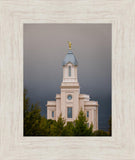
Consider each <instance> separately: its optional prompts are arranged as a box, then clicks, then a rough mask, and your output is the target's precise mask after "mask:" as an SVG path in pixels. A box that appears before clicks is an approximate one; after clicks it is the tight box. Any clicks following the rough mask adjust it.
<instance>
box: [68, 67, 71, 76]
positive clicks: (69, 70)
mask: <svg viewBox="0 0 135 160" xmlns="http://www.w3.org/2000/svg"><path fill="white" fill-rule="evenodd" d="M68 76H69V77H71V66H69V67H68Z"/></svg>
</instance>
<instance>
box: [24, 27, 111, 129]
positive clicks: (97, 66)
mask: <svg viewBox="0 0 135 160" xmlns="http://www.w3.org/2000/svg"><path fill="white" fill-rule="evenodd" d="M67 41H71V42H72V51H73V53H74V55H75V56H76V58H77V60H78V63H79V66H78V79H79V83H80V87H81V93H84V94H90V96H91V98H92V100H97V101H99V104H100V106H99V127H100V128H107V127H108V119H109V117H110V114H111V24H25V25H24V86H25V88H27V89H28V96H29V97H30V98H31V102H32V103H35V102H39V104H40V105H41V106H42V107H43V106H44V105H45V104H46V102H47V100H55V95H56V93H60V88H59V87H60V84H61V82H62V61H63V59H64V57H65V55H66V53H67V52H68V45H67Z"/></svg>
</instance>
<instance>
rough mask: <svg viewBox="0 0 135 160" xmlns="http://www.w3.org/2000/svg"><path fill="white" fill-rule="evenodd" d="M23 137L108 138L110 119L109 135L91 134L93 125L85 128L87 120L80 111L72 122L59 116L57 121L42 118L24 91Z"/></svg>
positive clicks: (37, 106)
mask: <svg viewBox="0 0 135 160" xmlns="http://www.w3.org/2000/svg"><path fill="white" fill-rule="evenodd" d="M23 109H24V136H108V135H111V119H110V120H109V124H110V125H109V126H110V128H109V134H108V133H107V132H105V131H102V130H98V131H95V132H93V124H91V125H90V127H88V126H87V118H86V115H85V114H84V112H83V111H82V109H81V110H80V112H79V114H78V118H77V119H76V120H75V121H74V122H67V124H66V123H65V120H64V119H63V118H62V115H61V114H60V116H59V118H58V120H57V121H55V120H51V119H48V120H47V119H46V118H45V117H42V116H41V114H40V112H41V108H40V106H39V105H38V104H35V105H33V104H32V105H30V104H29V98H28V97H27V91H26V90H24V108H23Z"/></svg>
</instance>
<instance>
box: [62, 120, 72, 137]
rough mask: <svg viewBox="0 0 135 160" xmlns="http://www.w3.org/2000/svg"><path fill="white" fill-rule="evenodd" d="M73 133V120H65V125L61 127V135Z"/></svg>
mask: <svg viewBox="0 0 135 160" xmlns="http://www.w3.org/2000/svg"><path fill="white" fill-rule="evenodd" d="M73 135H74V124H73V122H67V125H66V126H65V127H64V129H63V136H73Z"/></svg>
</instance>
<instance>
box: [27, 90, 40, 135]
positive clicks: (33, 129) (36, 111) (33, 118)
mask: <svg viewBox="0 0 135 160" xmlns="http://www.w3.org/2000/svg"><path fill="white" fill-rule="evenodd" d="M26 95H27V90H26V89H25V90H24V136H37V135H40V134H41V133H40V128H39V126H40V122H41V115H40V111H41V108H40V106H39V105H38V104H35V105H33V104H32V105H30V104H29V98H28V97H27V96H26Z"/></svg>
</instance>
